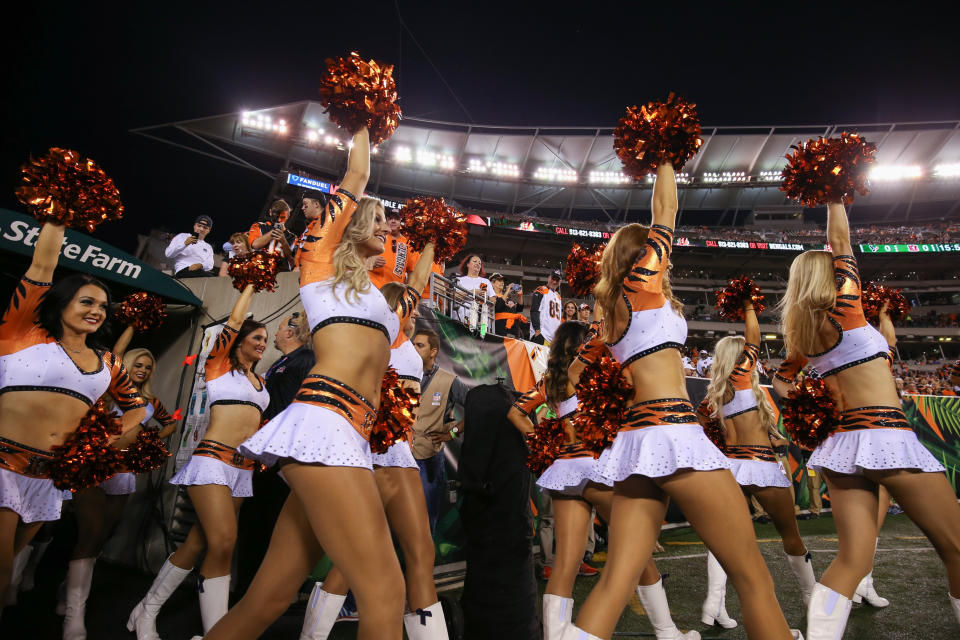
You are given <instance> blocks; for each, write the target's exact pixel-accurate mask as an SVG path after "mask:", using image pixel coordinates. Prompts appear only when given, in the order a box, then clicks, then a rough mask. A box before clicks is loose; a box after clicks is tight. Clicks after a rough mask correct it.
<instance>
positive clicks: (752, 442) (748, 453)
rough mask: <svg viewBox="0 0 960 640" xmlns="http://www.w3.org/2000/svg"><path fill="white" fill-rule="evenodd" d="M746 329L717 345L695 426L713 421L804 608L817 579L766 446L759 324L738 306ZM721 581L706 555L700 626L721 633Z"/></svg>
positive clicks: (768, 433) (770, 430)
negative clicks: (779, 545) (774, 535)
mask: <svg viewBox="0 0 960 640" xmlns="http://www.w3.org/2000/svg"><path fill="white" fill-rule="evenodd" d="M743 311H744V321H745V324H746V329H745V331H744V335H743V336H728V337H726V338H723V339H722V340H720V341H719V342H717V345H716V348H715V350H714V357H713V365H712V366H711V369H710V372H711V378H710V384H709V386H708V387H707V396H706V398H705V399H704V401H703V403H702V404H701V405H700V408H699V409H698V410H697V414H698V416H699V417H701V424H703V423H704V419H706V420H717V421H719V423H720V427H721V429H722V431H723V434H724V440H725V442H726V448H725V451H724V452H725V453H726V455H727V458H729V460H730V465H731V471H732V472H733V477H734V478H736V480H737V483H738V484H739V485H740V486H741V487H742V488H743V491H744V493H745V494H746V495H752V496H755V497H756V498H757V500H758V501H759V502H760V505H761V506H762V507H763V509H764V511H766V512H767V513H768V514H769V515H770V519H771V520H773V525H774V526H775V527H776V528H777V532H778V533H779V534H780V538H781V540H782V541H783V551H784V553H785V554H786V556H787V563H788V564H789V565H790V569H791V570H792V571H793V574H794V575H795V576H796V577H797V581H798V582H799V583H800V594H801V597H802V598H803V606H804V609H806V607H807V605H808V604H809V603H810V594H811V592H812V591H813V585H814V584H816V582H817V579H816V577H815V576H814V575H813V565H812V563H811V559H810V554H809V553H808V552H807V548H806V546H805V545H804V544H803V539H802V538H801V537H800V529H799V527H798V526H797V519H796V517H795V516H794V510H793V504H794V501H793V493H792V492H791V491H790V487H791V484H790V479H789V478H788V477H787V475H786V473H785V471H784V469H783V468H782V467H781V466H780V463H779V462H778V461H777V458H776V456H775V455H774V452H773V447H772V446H771V444H770V439H771V437H778V438H779V437H780V434H779V432H778V431H777V429H776V425H777V418H776V416H774V413H773V409H771V407H770V404H769V402H768V401H767V396H766V394H765V393H764V392H763V391H762V390H761V389H760V379H759V376H758V374H757V361H758V360H759V357H760V322H759V321H758V320H757V313H756V311H755V310H754V308H753V303H752V302H750V301H749V300H747V301H745V302H744V306H743ZM726 583H727V576H726V574H725V573H724V572H723V569H722V568H721V567H720V564H719V563H718V562H717V560H716V558H715V557H714V556H713V554H712V553H710V552H709V551H708V552H707V599H706V600H705V601H704V603H703V611H702V620H703V623H704V624H713V623H714V622H717V623H718V624H719V625H720V626H722V627H725V628H728V629H729V628H732V627H735V626H736V625H737V623H736V622H735V621H734V620H732V619H731V618H730V616H729V615H727V611H726V606H725V599H726V593H725V591H726Z"/></svg>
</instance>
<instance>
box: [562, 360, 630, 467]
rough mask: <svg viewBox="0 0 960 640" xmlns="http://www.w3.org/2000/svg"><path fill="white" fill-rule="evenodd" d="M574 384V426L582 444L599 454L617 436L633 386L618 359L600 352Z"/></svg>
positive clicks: (597, 455) (595, 455)
mask: <svg viewBox="0 0 960 640" xmlns="http://www.w3.org/2000/svg"><path fill="white" fill-rule="evenodd" d="M576 388H577V400H578V407H579V408H578V411H577V415H575V416H574V417H573V428H574V429H575V430H576V432H577V435H579V436H580V440H581V441H582V442H583V444H584V446H585V447H586V448H587V449H589V450H590V451H592V452H593V455H594V457H599V456H600V454H601V453H602V452H603V450H604V449H606V448H607V447H608V446H610V443H612V442H613V439H614V438H615V437H616V436H617V431H619V429H620V424H621V423H622V422H623V414H624V412H625V411H626V408H627V403H628V402H629V401H630V400H631V399H632V398H633V387H631V386H630V385H629V384H628V383H627V380H626V378H624V376H623V373H622V372H621V370H620V363H619V362H617V361H616V360H614V359H612V358H610V357H607V356H603V357H601V358H598V359H597V360H595V361H594V362H591V363H590V364H588V365H587V366H586V367H585V368H584V370H583V372H582V373H581V374H580V381H579V382H578V383H577V387H576Z"/></svg>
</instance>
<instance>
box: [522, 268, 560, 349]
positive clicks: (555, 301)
mask: <svg viewBox="0 0 960 640" xmlns="http://www.w3.org/2000/svg"><path fill="white" fill-rule="evenodd" d="M559 286H560V272H559V271H554V272H552V273H551V274H550V276H549V277H548V278H547V284H546V285H545V286H543V285H542V286H539V287H537V290H536V291H534V292H533V296H532V297H531V299H530V324H531V328H530V330H531V332H532V335H531V336H530V340H531V341H532V342H536V343H537V344H542V345H549V344H550V341H551V340H553V334H554V333H556V332H557V327H559V326H560V317H561V311H562V309H563V305H562V304H561V302H560V295H559V294H558V293H557V288H558V287H559Z"/></svg>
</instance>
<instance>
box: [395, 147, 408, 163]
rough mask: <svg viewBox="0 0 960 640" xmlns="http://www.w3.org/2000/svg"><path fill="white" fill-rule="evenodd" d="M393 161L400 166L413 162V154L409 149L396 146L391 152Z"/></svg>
mask: <svg viewBox="0 0 960 640" xmlns="http://www.w3.org/2000/svg"><path fill="white" fill-rule="evenodd" d="M393 159H394V160H396V161H397V162H399V163H400V164H406V163H408V162H412V161H413V152H412V151H410V147H404V146H398V147H397V148H396V149H394V150H393Z"/></svg>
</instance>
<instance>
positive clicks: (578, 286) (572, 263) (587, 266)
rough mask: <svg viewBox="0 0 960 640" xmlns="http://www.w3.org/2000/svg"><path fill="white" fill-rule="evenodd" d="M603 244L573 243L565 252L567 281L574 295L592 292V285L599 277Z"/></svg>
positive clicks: (581, 295)
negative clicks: (588, 246) (582, 244)
mask: <svg viewBox="0 0 960 640" xmlns="http://www.w3.org/2000/svg"><path fill="white" fill-rule="evenodd" d="M606 247H607V245H605V244H599V245H595V246H593V247H591V248H586V247H581V246H580V245H579V244H574V245H573V247H571V248H570V253H569V254H567V268H566V272H567V283H568V284H569V285H570V288H571V289H573V293H574V295H577V296H580V297H585V296H589V295H591V294H592V293H593V287H594V286H595V285H596V284H597V280H599V279H600V258H601V257H602V256H603V250H604V249H605V248H606Z"/></svg>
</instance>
